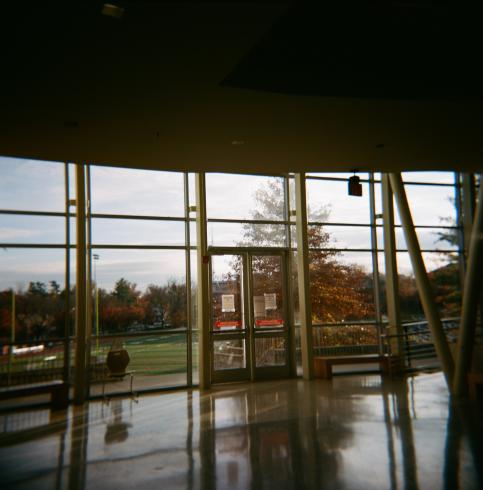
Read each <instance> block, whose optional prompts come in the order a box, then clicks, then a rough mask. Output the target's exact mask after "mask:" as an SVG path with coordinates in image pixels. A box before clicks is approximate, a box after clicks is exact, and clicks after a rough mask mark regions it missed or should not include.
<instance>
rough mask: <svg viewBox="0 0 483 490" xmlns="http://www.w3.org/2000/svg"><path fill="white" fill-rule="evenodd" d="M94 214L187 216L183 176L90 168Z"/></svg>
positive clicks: (144, 171)
mask: <svg viewBox="0 0 483 490" xmlns="http://www.w3.org/2000/svg"><path fill="white" fill-rule="evenodd" d="M91 195H92V212H93V213H110V214H130V215H144V216H184V184H183V174H182V173H178V172H160V171H150V170H135V169H127V168H112V167H100V166H91Z"/></svg>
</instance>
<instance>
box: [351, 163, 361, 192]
mask: <svg viewBox="0 0 483 490" xmlns="http://www.w3.org/2000/svg"><path fill="white" fill-rule="evenodd" d="M353 172H354V175H353V176H352V177H349V196H359V197H361V196H362V184H361V179H360V178H359V177H358V176H357V175H356V172H357V170H353Z"/></svg>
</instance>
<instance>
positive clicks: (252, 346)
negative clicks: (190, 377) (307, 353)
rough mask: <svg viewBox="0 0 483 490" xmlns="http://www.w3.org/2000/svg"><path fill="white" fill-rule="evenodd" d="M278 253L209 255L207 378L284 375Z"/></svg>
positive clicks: (286, 370) (285, 325) (285, 349)
mask: <svg viewBox="0 0 483 490" xmlns="http://www.w3.org/2000/svg"><path fill="white" fill-rule="evenodd" d="M285 267H286V266H285V259H284V255H283V253H279V254H278V253H277V254H273V253H271V254H266V253H259V252H253V253H252V252H245V253H240V254H220V255H212V256H211V305H212V307H211V311H212V314H211V377H212V382H214V383H217V382H228V381H242V380H250V379H251V380H256V379H267V378H283V377H288V375H289V361H288V360H289V355H288V347H289V342H288V328H289V327H288V322H287V305H286V298H287V292H286V291H287V287H286V278H287V273H286V270H285Z"/></svg>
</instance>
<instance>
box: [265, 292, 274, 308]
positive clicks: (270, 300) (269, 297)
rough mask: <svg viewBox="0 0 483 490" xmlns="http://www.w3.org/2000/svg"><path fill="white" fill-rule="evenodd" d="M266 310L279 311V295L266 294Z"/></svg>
mask: <svg viewBox="0 0 483 490" xmlns="http://www.w3.org/2000/svg"><path fill="white" fill-rule="evenodd" d="M264 296H265V309H266V310H276V309H277V294H276V293H265V294H264Z"/></svg>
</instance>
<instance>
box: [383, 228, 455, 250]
mask: <svg viewBox="0 0 483 490" xmlns="http://www.w3.org/2000/svg"><path fill="white" fill-rule="evenodd" d="M457 233H458V231H457V229H456V228H451V229H448V228H416V235H417V237H418V241H419V246H420V247H421V250H441V251H449V250H454V251H456V250H457V249H458V244H457V240H458V235H457ZM395 235H396V247H397V249H398V250H407V244H406V239H405V236H404V231H403V229H402V228H396V230H395ZM377 243H378V247H379V249H380V250H384V232H383V229H382V228H380V227H378V228H377Z"/></svg>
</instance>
